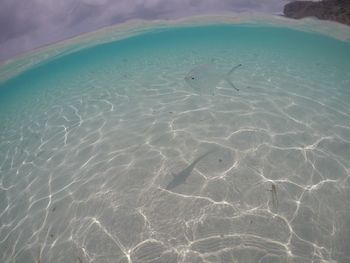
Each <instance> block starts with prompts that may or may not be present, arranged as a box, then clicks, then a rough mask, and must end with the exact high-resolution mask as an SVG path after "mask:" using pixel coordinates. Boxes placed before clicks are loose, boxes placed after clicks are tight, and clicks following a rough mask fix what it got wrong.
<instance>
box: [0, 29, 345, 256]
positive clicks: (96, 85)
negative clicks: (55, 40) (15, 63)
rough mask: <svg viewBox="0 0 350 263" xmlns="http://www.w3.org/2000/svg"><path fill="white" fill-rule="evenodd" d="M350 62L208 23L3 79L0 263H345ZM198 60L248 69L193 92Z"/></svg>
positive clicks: (289, 35)
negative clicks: (191, 81)
mask: <svg viewBox="0 0 350 263" xmlns="http://www.w3.org/2000/svg"><path fill="white" fill-rule="evenodd" d="M349 57H350V44H349V43H345V42H340V41H338V40H335V39H331V38H328V37H325V36H321V35H318V34H309V33H303V32H298V31H293V30H290V29H283V28H269V27H258V26H256V27H255V26H244V25H241V26H237V25H236V26H222V25H221V26H206V27H196V28H181V29H180V28H179V29H171V30H170V29H169V30H162V31H159V30H157V31H155V32H152V33H147V34H144V35H139V36H135V37H131V38H128V39H125V40H121V41H118V42H113V43H109V44H103V45H99V46H96V47H93V48H89V49H85V50H82V51H79V52H76V53H73V54H70V55H67V56H65V57H61V58H58V59H56V60H52V61H50V62H47V63H42V64H41V65H40V66H37V67H35V68H33V69H30V70H28V71H26V72H24V73H22V74H21V75H19V76H17V77H15V78H13V79H10V80H8V81H6V82H3V83H2V84H0V119H1V124H0V255H1V256H0V257H1V258H0V261H1V262H41V263H43V262H349V260H350V252H349V251H350V238H349V237H350V210H349V207H350V180H349V176H350V159H349V156H350V107H349V102H350V89H349V87H350V76H349V74H348V69H349V68H350V60H349V59H348V58H349ZM206 63H214V64H215V66H216V68H217V70H218V72H222V74H225V73H226V72H228V71H229V70H230V69H231V68H232V67H233V66H235V65H237V64H239V63H241V64H242V67H240V68H239V69H237V70H236V71H235V72H234V73H233V74H232V75H231V76H230V79H231V80H232V81H233V82H234V83H235V85H236V86H237V88H239V89H240V91H239V92H237V91H236V90H234V89H232V87H230V85H228V83H227V82H225V81H219V82H218V83H217V85H216V87H213V92H212V94H200V93H198V91H197V90H194V89H192V88H191V87H190V86H189V85H188V83H187V82H186V81H185V80H184V77H185V76H186V75H187V74H188V72H190V71H191V70H192V69H193V68H196V67H197V66H198V65H202V64H206ZM208 152H210V153H209V154H208V155H206V156H204V157H203V158H202V159H199V160H198V162H194V161H195V160H196V159H197V158H199V157H201V156H202V155H203V154H206V153H208ZM191 164H193V165H192V167H191ZM186 168H187V169H186ZM191 168H193V170H192V169H191ZM172 174H174V175H175V177H174V176H173V175H172ZM179 176H182V178H180V177H179ZM174 178H178V179H179V180H178V181H179V182H178V183H175V184H172V185H171V186H172V187H169V185H170V184H171V182H172V181H173V180H174ZM185 179H186V180H185ZM174 185H175V186H174ZM173 186H174V187H173Z"/></svg>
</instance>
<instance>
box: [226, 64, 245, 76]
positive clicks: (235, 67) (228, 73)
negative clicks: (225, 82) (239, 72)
mask: <svg viewBox="0 0 350 263" xmlns="http://www.w3.org/2000/svg"><path fill="white" fill-rule="evenodd" d="M241 66H242V64H238V65H237V66H234V67H233V68H232V69H231V70H230V71H229V72H227V75H228V76H229V75H231V74H232V73H233V72H234V71H235V70H236V69H238V68H239V67H241Z"/></svg>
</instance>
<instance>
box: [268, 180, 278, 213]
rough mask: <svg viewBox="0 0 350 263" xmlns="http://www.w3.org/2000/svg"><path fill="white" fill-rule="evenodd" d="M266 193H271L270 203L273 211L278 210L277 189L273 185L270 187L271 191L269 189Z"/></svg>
mask: <svg viewBox="0 0 350 263" xmlns="http://www.w3.org/2000/svg"><path fill="white" fill-rule="evenodd" d="M268 191H270V192H271V203H272V208H273V210H275V211H276V210H277V209H278V199H277V187H276V185H275V184H272V185H271V189H269V190H268Z"/></svg>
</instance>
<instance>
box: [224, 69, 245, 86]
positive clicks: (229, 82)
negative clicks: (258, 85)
mask: <svg viewBox="0 0 350 263" xmlns="http://www.w3.org/2000/svg"><path fill="white" fill-rule="evenodd" d="M241 66H242V64H238V65H236V66H234V67H233V68H232V69H231V70H230V71H229V72H227V74H226V75H225V77H224V79H225V80H226V82H227V83H228V84H230V86H231V87H232V88H234V89H235V90H237V91H239V89H238V88H237V87H236V86H235V84H233V82H232V81H231V79H230V75H231V74H232V73H233V72H234V71H235V70H236V69H238V68H239V67H241Z"/></svg>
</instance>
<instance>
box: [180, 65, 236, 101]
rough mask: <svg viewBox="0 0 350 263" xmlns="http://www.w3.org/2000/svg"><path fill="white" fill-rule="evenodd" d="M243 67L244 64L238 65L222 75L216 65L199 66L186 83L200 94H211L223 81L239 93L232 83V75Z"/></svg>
mask: <svg viewBox="0 0 350 263" xmlns="http://www.w3.org/2000/svg"><path fill="white" fill-rule="evenodd" d="M241 66H242V64H238V65H236V66H234V67H233V68H232V69H231V70H230V71H228V72H227V73H225V74H222V73H220V71H219V70H218V69H217V67H216V66H215V65H214V63H209V64H203V65H199V66H196V67H195V68H193V69H191V70H190V71H189V72H188V73H187V75H186V76H185V82H186V83H187V84H188V85H189V86H190V87H192V88H193V89H194V90H195V91H197V92H199V93H200V94H211V93H212V92H213V90H214V89H215V88H216V86H217V85H218V84H219V83H220V82H221V81H226V82H227V83H228V84H229V85H230V86H231V87H232V88H233V89H235V90H236V91H239V89H238V88H237V87H236V86H235V85H234V84H233V82H232V81H231V79H230V75H231V74H232V73H233V72H234V71H235V70H236V69H238V68H239V67H241Z"/></svg>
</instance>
